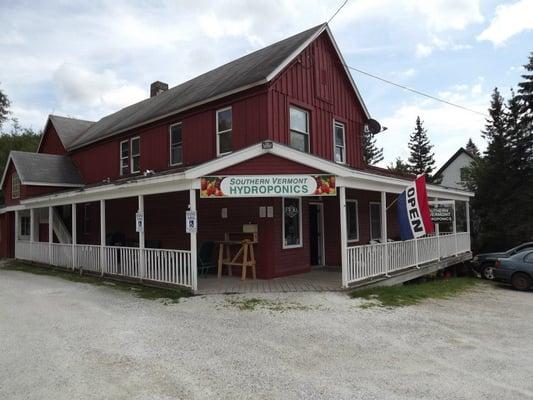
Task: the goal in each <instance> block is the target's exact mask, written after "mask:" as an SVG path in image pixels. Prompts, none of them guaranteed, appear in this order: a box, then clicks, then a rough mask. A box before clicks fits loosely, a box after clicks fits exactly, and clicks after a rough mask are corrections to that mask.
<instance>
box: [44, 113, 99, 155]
mask: <svg viewBox="0 0 533 400" xmlns="http://www.w3.org/2000/svg"><path fill="white" fill-rule="evenodd" d="M50 121H51V122H52V124H53V125H54V128H55V129H56V132H57V135H58V136H59V139H60V140H61V143H63V146H64V147H65V149H68V148H69V147H70V146H71V145H72V143H73V142H74V141H75V140H76V139H77V138H78V137H79V136H80V135H81V134H82V133H84V132H85V131H86V130H87V129H89V127H90V126H91V125H93V124H94V121H86V120H83V119H76V118H67V117H60V116H59V115H50Z"/></svg>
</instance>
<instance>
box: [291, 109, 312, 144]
mask: <svg viewBox="0 0 533 400" xmlns="http://www.w3.org/2000/svg"><path fill="white" fill-rule="evenodd" d="M289 114H290V122H289V127H290V138H289V140H290V142H289V145H290V146H291V147H292V148H295V149H296V150H300V151H303V152H305V153H309V113H308V112H307V111H304V110H302V109H301V108H296V107H290V109H289Z"/></svg>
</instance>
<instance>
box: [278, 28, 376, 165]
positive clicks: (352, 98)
mask: <svg viewBox="0 0 533 400" xmlns="http://www.w3.org/2000/svg"><path fill="white" fill-rule="evenodd" d="M291 105H293V106H296V107H299V108H302V109H305V110H306V111H308V112H309V113H310V128H311V133H310V147H311V153H312V154H315V155H317V156H319V157H322V158H325V159H328V160H332V161H333V121H334V120H338V121H339V122H342V123H344V124H345V129H346V158H347V163H348V164H349V165H351V166H353V167H356V168H357V167H362V165H363V161H362V152H361V133H362V129H363V124H364V120H365V118H366V117H365V116H364V112H363V109H362V107H361V104H359V101H358V99H357V97H356V95H355V94H354V92H353V89H352V87H351V85H350V82H349V80H348V77H347V76H346V72H345V71H344V68H343V66H342V64H341V60H340V59H339V58H338V56H337V54H336V52H335V49H334V48H333V45H332V43H331V41H330V40H329V38H328V36H327V34H326V33H323V34H322V35H321V36H320V37H319V38H317V40H315V41H314V42H313V43H312V44H311V45H310V46H309V47H308V48H307V49H305V50H304V51H303V52H302V54H301V55H300V56H299V57H298V58H297V60H296V61H295V62H293V63H292V64H291V65H289V66H288V67H287V68H286V69H285V70H284V71H282V73H281V74H280V75H279V76H278V77H277V78H276V79H275V80H274V81H273V82H272V85H271V89H270V90H269V109H270V110H271V111H270V113H269V116H270V119H269V135H270V137H271V138H272V139H273V140H275V141H277V142H280V143H286V144H288V143H289V115H288V111H289V107H290V106H291Z"/></svg>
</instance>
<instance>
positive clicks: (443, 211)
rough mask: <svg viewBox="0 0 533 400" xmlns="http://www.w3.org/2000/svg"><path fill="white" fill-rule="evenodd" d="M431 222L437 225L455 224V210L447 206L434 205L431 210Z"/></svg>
mask: <svg viewBox="0 0 533 400" xmlns="http://www.w3.org/2000/svg"><path fill="white" fill-rule="evenodd" d="M430 212H431V220H432V221H433V223H435V224H443V223H451V222H453V209H452V208H451V207H449V206H447V205H440V206H439V205H435V204H432V205H431V208H430Z"/></svg>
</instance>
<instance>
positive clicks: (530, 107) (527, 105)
mask: <svg viewBox="0 0 533 400" xmlns="http://www.w3.org/2000/svg"><path fill="white" fill-rule="evenodd" d="M524 69H525V70H526V73H525V74H524V75H522V78H523V79H524V80H523V81H522V82H519V83H518V95H517V98H518V100H519V101H520V121H519V123H520V126H521V129H522V135H521V137H520V139H519V141H518V143H517V145H518V146H520V147H522V148H523V149H524V151H525V157H526V160H527V161H528V162H530V163H533V52H532V53H531V54H530V55H529V62H528V63H527V64H526V65H524Z"/></svg>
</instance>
